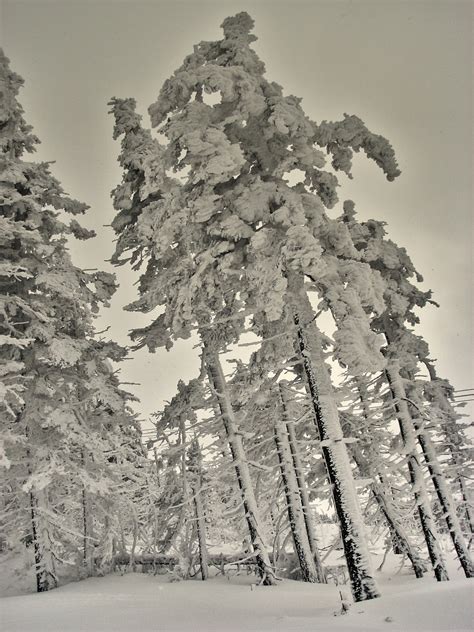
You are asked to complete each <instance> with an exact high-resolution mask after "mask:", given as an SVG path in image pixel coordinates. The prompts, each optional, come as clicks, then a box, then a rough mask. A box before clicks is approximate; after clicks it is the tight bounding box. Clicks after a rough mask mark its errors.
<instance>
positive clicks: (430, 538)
mask: <svg viewBox="0 0 474 632" xmlns="http://www.w3.org/2000/svg"><path fill="white" fill-rule="evenodd" d="M385 374H386V377H387V381H388V384H389V386H390V391H391V393H392V397H393V400H394V407H395V411H396V414H397V419H398V423H399V426H400V434H401V437H402V440H403V446H404V454H405V455H406V457H407V460H408V472H409V475H410V482H411V484H412V486H413V493H414V496H415V502H416V505H417V507H418V514H419V517H420V523H421V528H422V530H423V535H424V537H425V541H426V546H427V548H428V554H429V556H430V561H431V565H432V567H433V570H434V574H435V577H436V579H437V580H438V581H440V582H441V581H447V580H448V579H449V577H448V572H447V570H446V566H445V564H444V560H443V556H442V553H441V549H440V546H439V542H438V534H437V530H436V524H435V521H434V517H433V513H432V511H431V504H430V500H429V498H428V494H427V492H426V486H425V481H424V476H423V471H422V469H421V465H420V462H419V459H418V454H417V451H416V435H415V428H414V426H413V421H412V419H411V416H410V411H409V410H408V405H407V402H406V394H405V389H404V386H403V383H402V380H401V377H400V369H399V365H398V362H397V361H395V360H391V361H390V362H389V364H388V366H387V369H386V371H385Z"/></svg>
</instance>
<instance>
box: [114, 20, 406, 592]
mask: <svg viewBox="0 0 474 632" xmlns="http://www.w3.org/2000/svg"><path fill="white" fill-rule="evenodd" d="M252 26H253V22H252V20H251V19H250V17H249V16H248V15H247V14H245V13H241V14H238V15H237V16H235V17H233V18H228V19H226V20H225V21H224V24H223V28H224V39H223V40H221V41H218V42H202V43H201V44H199V45H198V46H197V47H195V51H194V53H193V54H191V55H189V56H188V57H187V58H186V59H185V61H184V63H183V65H182V67H181V68H180V69H178V70H177V71H176V72H175V74H174V75H173V77H171V78H170V79H168V80H167V81H166V82H165V84H164V86H163V88H162V90H161V92H160V95H159V98H158V100H157V101H156V103H155V104H153V105H152V106H151V107H150V109H149V112H150V115H151V119H152V124H153V126H155V127H157V128H158V131H159V132H160V133H161V134H162V135H163V136H164V137H166V139H167V143H166V144H165V145H160V143H159V142H158V141H157V140H156V139H154V138H153V137H152V136H151V134H150V133H149V132H148V131H145V130H143V129H142V127H141V124H140V118H139V117H138V115H137V114H136V113H135V111H134V102H133V100H130V99H128V100H114V101H112V107H113V111H114V114H115V119H116V127H115V137H118V136H120V135H122V134H125V138H124V140H123V142H122V155H121V158H120V161H121V163H122V165H123V166H124V169H125V175H124V179H123V182H122V184H121V185H120V186H119V187H117V188H116V189H115V192H114V200H115V206H116V208H117V210H118V211H119V213H118V215H117V217H116V219H115V220H114V228H115V230H116V232H117V233H118V234H119V239H118V244H117V250H116V255H115V261H116V262H117V263H118V262H120V261H122V262H125V261H126V260H127V261H130V263H131V264H132V265H135V266H136V267H139V266H140V264H141V262H142V261H143V260H144V259H147V260H148V266H147V271H146V273H145V274H143V275H142V278H141V285H140V295H141V298H140V299H139V301H137V302H136V303H134V304H133V305H132V306H131V309H137V310H142V311H149V310H151V309H153V308H154V307H156V306H157V305H163V306H164V308H165V309H164V312H163V313H162V314H161V315H160V316H159V317H158V318H157V319H156V320H155V321H154V322H153V323H151V324H150V325H149V326H148V327H146V328H144V329H143V330H141V331H140V332H136V334H135V336H136V339H137V340H139V344H140V345H147V346H148V347H149V348H150V350H154V349H156V347H157V346H167V347H168V348H170V346H171V345H172V339H173V338H178V337H188V336H189V335H191V332H192V331H193V329H194V328H196V327H197V328H198V329H199V330H200V332H201V334H203V332H204V331H205V330H208V329H209V327H211V328H212V326H216V325H218V326H219V328H220V331H219V337H220V349H223V348H225V346H226V345H227V344H230V343H232V342H233V341H235V339H236V336H237V337H238V332H239V328H240V330H241V329H242V325H243V323H244V317H245V316H246V315H247V314H248V313H249V312H251V313H253V314H255V315H257V314H261V315H264V316H265V317H266V318H267V319H269V320H277V319H279V318H281V315H282V312H283V311H286V316H285V319H286V322H288V318H290V317H291V319H292V320H293V319H294V318H295V317H296V318H299V319H300V322H301V325H304V326H306V322H305V321H304V320H303V319H301V317H300V315H299V314H298V313H297V312H296V313H295V310H294V306H295V303H297V304H298V305H299V302H300V300H301V292H303V293H305V292H306V288H305V287H304V284H303V281H304V278H305V277H306V278H309V277H311V278H313V279H314V278H317V279H319V277H320V276H321V275H323V273H324V272H326V274H327V276H328V277H329V276H330V274H331V271H332V268H334V266H336V267H337V265H338V263H339V261H340V257H339V256H338V255H339V252H338V251H340V250H341V249H342V250H344V247H345V246H346V244H347V242H348V241H350V238H349V235H348V231H347V230H346V229H345V228H344V226H342V225H341V224H337V223H336V222H334V221H330V220H329V219H328V218H327V216H326V215H325V211H324V206H327V207H331V206H333V205H334V204H335V202H336V201H337V196H336V192H335V189H336V186H337V179H336V176H335V175H334V174H333V173H331V172H328V171H324V170H323V169H322V166H323V165H324V159H325V154H324V152H323V151H320V150H319V149H316V147H315V145H319V146H320V147H321V148H323V149H324V150H325V151H326V152H327V153H329V154H330V155H331V156H332V166H333V168H334V169H335V170H341V171H343V172H345V173H346V174H349V175H350V163H351V156H352V152H353V151H359V150H360V149H363V151H364V152H365V153H366V154H367V156H368V157H369V158H371V159H373V160H374V161H375V162H376V163H377V164H378V165H379V166H380V167H381V168H382V169H383V171H384V172H385V174H386V176H387V178H388V179H389V180H391V179H393V178H395V177H396V176H397V175H398V173H399V171H398V168H397V165H396V161H395V158H394V154H393V150H392V148H391V146H390V145H389V144H388V142H387V141H386V140H385V139H384V138H383V137H381V136H379V135H376V134H372V133H371V132H369V131H368V130H367V128H366V127H365V125H364V124H363V123H362V121H361V120H360V119H358V118H357V117H355V116H346V117H345V118H344V120H343V121H341V122H338V123H322V124H321V125H319V126H318V125H316V124H314V123H312V122H311V121H310V120H309V119H308V118H307V117H306V116H305V115H304V113H303V111H302V109H301V107H300V102H299V99H296V98H295V97H284V96H283V94H282V89H281V88H280V87H279V86H278V85H277V84H275V83H269V82H268V81H267V80H266V79H265V78H264V76H263V75H264V66H263V64H262V62H261V61H260V60H259V59H258V58H257V56H256V54H255V52H254V51H253V50H252V49H251V48H250V46H249V44H250V43H251V42H252V41H253V40H254V39H255V38H254V36H253V35H250V34H249V32H250V30H251V28H252ZM206 93H218V96H220V102H219V103H217V104H215V105H213V106H212V105H209V104H207V103H206V96H205V95H206ZM296 169H299V170H300V171H302V172H303V173H304V182H302V183H300V184H297V185H295V186H289V184H288V181H287V179H286V177H287V175H288V174H289V173H290V172H292V171H293V172H294V171H295V170H296ZM173 172H174V173H175V174H176V176H177V177H175V178H173V177H172V175H173ZM323 241H326V242H329V243H330V244H331V249H332V253H333V256H332V258H331V257H326V258H325V261H323V260H322V259H323V258H322V254H323V252H322V248H321V245H320V244H321V243H322V242H323ZM126 253H129V254H126ZM124 255H126V257H127V258H126V259H124ZM328 266H329V267H328ZM158 270H159V277H157V275H156V271H158ZM301 287H303V290H302V289H301ZM203 296H205V297H206V298H205V300H203ZM305 310H306V312H308V311H309V310H308V309H306V308H305ZM311 318H312V316H311V315H310V316H309V320H311ZM346 324H347V327H348V329H351V331H352V332H354V331H355V335H356V336H359V337H360V336H364V335H365V336H366V338H370V331H369V329H368V326H366V325H365V324H364V322H362V329H360V328H359V329H358V325H359V321H358V320H357V319H352V321H351V319H350V318H349V319H348V321H347V323H346ZM297 329H299V331H300V333H301V332H302V328H301V327H299V328H298V327H297ZM310 329H311V331H312V333H311V337H312V338H314V337H316V344H315V347H317V346H318V344H319V340H318V337H317V332H316V331H315V327H314V325H313V326H311V327H310ZM224 330H225V331H224ZM299 339H300V341H301V336H300V338H299ZM344 345H345V343H344V344H341V348H342V347H343V346H344ZM300 346H301V345H300ZM204 347H205V348H206V347H207V351H206V354H207V361H208V362H209V363H210V365H212V366H211V374H212V375H211V377H212V379H214V378H217V377H219V374H220V369H219V367H218V366H217V365H216V356H215V352H216V350H212V349H211V350H210V349H209V344H208V343H206V341H204ZM301 351H303V350H302V349H301V348H300V352H301ZM304 351H305V353H307V354H308V352H309V351H310V354H309V355H310V356H312V358H311V362H310V359H309V356H307V358H308V359H307V362H306V365H307V369H308V372H309V371H310V364H311V367H312V365H313V364H314V363H315V361H316V360H315V358H316V357H318V356H317V354H318V351H317V349H316V348H315V349H313V348H312V346H311V345H310V346H309V347H308V346H307V345H306V347H305V349H304ZM213 354H214V355H213ZM308 372H307V373H308ZM315 375H317V376H318V379H319V380H322V383H324V385H325V386H321V384H320V385H319V390H320V391H321V397H322V401H324V402H330V401H331V402H332V401H333V399H334V398H333V394H332V392H331V387H330V383H329V374H328V369H327V367H325V365H324V363H321V362H320V361H319V360H318V365H317V370H316V371H315V370H314V367H313V368H311V375H310V374H309V373H308V374H307V379H308V380H309V379H312V380H313V384H312V386H313V391H312V397H313V402H314V413H315V417H316V419H317V420H318V421H317V423H318V427H319V430H320V432H322V435H323V441H326V445H325V454H326V460H327V461H328V466H329V461H331V462H332V463H333V464H334V467H335V468H336V469H335V470H334V472H333V473H332V475H330V476H332V483H333V485H334V492H335V495H336V496H337V502H336V506H337V507H338V512H339V518H340V521H341V525H343V530H345V534H344V538H343V540H344V543H345V546H346V555H347V557H348V565H349V570H350V574H351V577H352V585H353V592H354V595H355V598H356V599H358V600H362V599H367V598H371V597H374V596H377V594H378V593H377V589H376V587H375V584H374V581H373V578H372V577H371V575H370V570H369V567H370V563H369V560H368V553H367V549H366V546H365V544H364V536H363V525H362V521H361V516H360V511H359V509H358V506H357V499H356V495H355V490H354V486H353V482H352V474H351V468H350V465H349V460H348V456H347V451H346V449H345V447H344V445H343V444H342V443H341V442H340V441H339V439H340V435H341V430H340V421H339V419H338V415H337V410H336V409H335V407H334V405H333V403H331V404H330V405H329V408H328V407H327V406H326V405H325V404H324V405H322V406H321V405H320V401H319V398H320V394H319V392H318V391H317V390H316V389H315V388H314V386H315V382H314V378H315ZM216 385H217V384H215V385H214V388H215V386H216ZM219 386H220V387H222V386H223V385H222V383H221V382H219ZM215 390H216V391H217V392H218V393H222V388H216V389H215ZM323 391H324V392H323ZM222 403H223V402H220V405H221V404H222ZM318 411H320V412H318ZM229 415H231V410H230V408H228V409H227V410H226V411H225V413H224V414H223V416H224V417H229ZM335 443H339V445H338V446H337V449H336V446H335ZM333 453H334V454H333ZM336 454H337V456H336ZM344 486H347V487H346V488H344ZM343 488H344V491H343ZM343 496H345V498H344V500H343V498H342V497H343ZM352 513H353V515H352V517H351V514H352Z"/></svg>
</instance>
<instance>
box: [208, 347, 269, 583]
mask: <svg viewBox="0 0 474 632" xmlns="http://www.w3.org/2000/svg"><path fill="white" fill-rule="evenodd" d="M203 342H204V349H203V352H204V358H205V363H206V368H207V372H208V375H209V381H210V383H211V386H212V388H213V389H214V391H215V395H216V398H217V402H218V405H219V409H220V412H221V416H222V422H223V425H224V429H225V433H226V436H227V440H228V442H229V448H230V452H231V455H232V460H233V463H234V467H235V473H236V475H237V482H238V485H239V489H240V492H241V495H242V501H243V506H244V511H245V519H246V521H247V525H248V529H249V533H250V540H251V543H252V547H253V550H254V553H255V558H256V563H257V568H258V572H259V575H260V578H261V582H262V583H263V584H264V585H265V586H271V585H274V584H275V583H276V577H275V573H274V571H273V568H272V565H271V563H270V558H269V555H268V550H267V546H266V543H265V539H264V537H263V531H262V526H261V519H260V516H259V510H258V506H257V502H256V499H255V494H254V490H253V487H252V480H251V477H250V471H249V468H248V464H247V460H246V456H245V449H244V446H243V442H242V435H241V434H240V433H239V431H238V424H237V420H236V417H235V412H234V409H233V407H232V404H231V400H230V396H229V392H228V389H227V384H226V382H225V378H224V372H223V370H222V366H221V363H220V359H219V354H218V352H217V351H214V350H213V349H211V348H210V345H208V344H206V342H205V341H204V340H203Z"/></svg>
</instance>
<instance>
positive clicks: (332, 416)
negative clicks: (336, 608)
mask: <svg viewBox="0 0 474 632" xmlns="http://www.w3.org/2000/svg"><path fill="white" fill-rule="evenodd" d="M297 283H298V280H296V283H295V284H293V289H295V290H297V289H298V285H296V284H297ZM290 286H291V284H290ZM294 308H295V309H294V317H293V319H294V324H295V327H296V336H297V344H298V348H299V352H300V355H301V359H302V364H303V369H304V373H305V375H306V380H307V383H308V388H309V392H310V397H311V405H312V407H313V410H314V421H315V424H316V427H317V430H318V432H319V437H320V439H321V445H322V452H323V457H324V460H325V463H326V469H327V472H328V478H329V482H330V484H331V488H332V494H333V499H334V505H335V508H336V513H337V516H338V519H339V524H340V529H341V536H342V542H343V546H344V553H345V557H346V561H347V568H348V572H349V577H350V579H351V588H352V594H353V596H354V600H355V601H364V600H367V599H374V598H376V597H379V596H380V593H379V591H378V588H377V585H376V582H375V579H374V577H373V576H372V571H371V564H370V557H369V551H368V548H367V544H366V540H365V533H364V522H363V518H362V513H361V510H360V507H359V502H358V499H357V493H356V489H355V484H354V478H353V475H352V468H351V464H350V461H349V456H348V454H347V449H346V446H345V443H344V437H343V434H342V428H341V423H340V419H339V414H338V411H337V407H336V402H335V398H334V393H333V388H332V384H331V378H330V375H329V369H328V367H327V365H326V363H325V360H324V356H323V350H322V338H321V334H320V332H319V330H318V328H317V327H316V324H315V322H314V320H313V311H312V308H311V304H310V302H309V299H308V297H307V295H306V292H305V291H304V288H303V287H301V286H300V291H299V293H298V295H297V296H295V305H294ZM300 314H303V315H304V318H305V320H306V323H307V324H305V323H304V322H303V323H302V322H301V321H300ZM306 329H309V330H310V334H311V336H310V338H309V339H308V337H307V335H306V331H305V330H306Z"/></svg>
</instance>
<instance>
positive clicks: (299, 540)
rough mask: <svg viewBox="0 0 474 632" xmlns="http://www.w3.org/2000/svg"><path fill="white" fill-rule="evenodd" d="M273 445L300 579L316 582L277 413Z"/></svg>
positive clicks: (288, 451) (290, 460) (284, 431)
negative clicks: (278, 465) (300, 574)
mask: <svg viewBox="0 0 474 632" xmlns="http://www.w3.org/2000/svg"><path fill="white" fill-rule="evenodd" d="M279 390H280V402H281V409H282V412H283V417H286V412H285V408H284V404H283V400H282V397H281V386H280V387H279ZM274 428H275V445H276V449H277V455H278V461H279V463H280V471H281V479H282V482H283V489H284V492H285V498H286V507H287V512H288V520H289V523H290V529H291V534H292V536H293V544H294V548H295V553H296V555H297V557H298V561H299V564H300V568H301V573H302V578H303V581H305V582H313V583H315V582H317V580H318V574H317V571H316V565H315V563H314V559H313V555H312V552H311V548H310V545H309V540H308V534H307V531H306V525H305V521H304V516H303V511H302V509H303V508H302V506H301V497H300V492H299V489H298V481H297V478H296V474H295V470H294V465H293V458H292V455H291V449H290V445H289V441H288V434H287V428H286V424H285V422H284V420H283V419H282V418H281V417H280V415H279V414H278V413H277V414H275V423H274Z"/></svg>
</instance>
